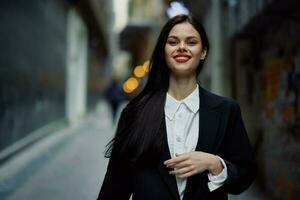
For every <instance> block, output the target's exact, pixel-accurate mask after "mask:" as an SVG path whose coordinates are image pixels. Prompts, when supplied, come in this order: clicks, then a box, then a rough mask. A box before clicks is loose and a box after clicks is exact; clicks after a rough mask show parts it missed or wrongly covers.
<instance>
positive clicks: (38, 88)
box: [0, 0, 300, 200]
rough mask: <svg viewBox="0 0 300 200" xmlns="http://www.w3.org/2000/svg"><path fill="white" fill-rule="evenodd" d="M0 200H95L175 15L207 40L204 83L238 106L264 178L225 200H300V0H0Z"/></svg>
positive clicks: (203, 73) (258, 177) (260, 172)
mask: <svg viewBox="0 0 300 200" xmlns="http://www.w3.org/2000/svg"><path fill="white" fill-rule="evenodd" d="M0 5H1V6H0V24H1V26H0V44H1V48H0V199H1V200H2V199H34V200H35V199H39V200H40V199H46V200H47V199H55V200H57V199H64V200H65V199H96V197H97V195H98V192H99V189H100V187H101V183H102V180H103V176H104V174H105V171H106V165H107V159H104V154H103V152H104V150H105V144H106V143H107V142H108V141H109V139H111V138H112V136H113V134H114V130H115V125H116V123H117V120H118V116H119V113H120V110H121V109H122V107H124V105H125V104H126V102H128V100H130V99H131V98H132V97H134V96H135V95H136V94H138V92H139V91H140V90H141V89H142V88H143V86H144V84H145V81H146V79H147V73H148V70H149V63H148V60H149V58H150V56H151V52H152V50H153V46H154V45H155V42H156V39H157V37H158V34H159V32H160V29H161V27H162V25H163V24H164V23H165V22H166V21H167V20H168V17H169V16H168V14H172V13H174V12H175V13H176V12H177V11H180V10H182V9H184V10H185V9H187V10H188V11H189V12H190V13H191V14H192V15H194V16H195V17H196V18H197V19H199V20H200V21H201V22H202V23H203V24H204V27H205V29H206V30H207V33H208V37H209V40H210V43H211V51H210V52H209V56H208V62H207V63H206V66H205V67H204V71H203V72H202V74H201V77H200V79H201V82H202V84H203V87H205V88H207V89H209V90H211V91H213V92H215V93H217V94H220V95H224V96H228V97H232V98H234V99H236V100H237V101H238V102H239V103H240V105H241V109H242V115H243V118H244V121H245V124H246V128H247V131H248V135H249V137H250V140H251V142H252V145H253V147H254V150H255V156H256V160H257V163H258V167H259V171H258V176H257V179H256V181H255V183H254V184H253V185H252V186H251V188H250V189H249V190H248V191H247V192H245V193H243V194H242V195H240V196H230V199H232V200H234V199H249V200H251V199H252V200H255V199H275V200H285V199H287V200H293V199H300V98H299V90H300V48H299V47H300V46H299V45H300V37H299V35H300V26H299V25H300V2H299V1H298V0H285V1H283V0H194V1H192V0H182V1H176V2H175V1H170V0H151V1H147V0H30V1H17V0H2V1H1V4H0Z"/></svg>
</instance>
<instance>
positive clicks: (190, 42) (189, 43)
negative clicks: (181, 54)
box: [187, 40, 198, 46]
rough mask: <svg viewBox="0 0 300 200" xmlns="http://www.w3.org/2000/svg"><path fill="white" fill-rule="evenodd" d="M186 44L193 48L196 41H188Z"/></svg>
mask: <svg viewBox="0 0 300 200" xmlns="http://www.w3.org/2000/svg"><path fill="white" fill-rule="evenodd" d="M187 44H188V45H189V46H194V45H196V44H198V41H196V40H189V41H187Z"/></svg>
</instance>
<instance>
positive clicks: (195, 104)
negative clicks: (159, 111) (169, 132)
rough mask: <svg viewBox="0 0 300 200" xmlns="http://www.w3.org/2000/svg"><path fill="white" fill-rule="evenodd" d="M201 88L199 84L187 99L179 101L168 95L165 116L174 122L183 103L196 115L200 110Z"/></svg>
mask: <svg viewBox="0 0 300 200" xmlns="http://www.w3.org/2000/svg"><path fill="white" fill-rule="evenodd" d="M199 102H200V100H199V86H198V84H197V86H196V88H195V90H194V91H193V92H192V93H191V94H190V95H188V96H187V97H186V98H184V99H182V100H180V101H178V100H176V99H175V98H174V97H172V96H171V95H169V94H168V93H167V98H166V105H165V114H166V116H167V117H168V118H169V119H170V120H172V119H173V118H174V115H175V113H176V111H177V110H178V108H179V106H180V104H181V103H184V104H185V105H186V106H187V107H188V109H189V110H190V111H191V112H193V113H194V114H195V113H197V111H198V110H199Z"/></svg>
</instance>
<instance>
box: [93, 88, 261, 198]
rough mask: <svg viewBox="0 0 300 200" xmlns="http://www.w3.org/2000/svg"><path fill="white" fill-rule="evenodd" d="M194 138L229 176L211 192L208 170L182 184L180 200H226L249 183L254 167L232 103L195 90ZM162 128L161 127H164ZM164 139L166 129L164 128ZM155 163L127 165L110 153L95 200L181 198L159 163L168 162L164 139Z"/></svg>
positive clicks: (167, 149)
mask: <svg viewBox="0 0 300 200" xmlns="http://www.w3.org/2000/svg"><path fill="white" fill-rule="evenodd" d="M199 95H200V109H199V117H200V119H199V123H200V125H199V139H198V143H197V146H196V151H204V152H208V153H212V154H215V155H218V156H220V157H221V158H223V159H224V161H225V163H226V166H227V170H228V178H227V180H226V181H225V183H224V185H223V186H221V187H220V188H218V189H216V190H214V191H212V192H210V191H209V189H208V186H207V182H208V178H207V173H208V172H207V171H205V172H203V173H200V174H197V175H194V176H192V177H190V178H188V180H187V186H186V190H185V193H184V198H183V199H184V200H209V199H216V200H225V199H227V194H228V193H231V194H239V193H241V192H243V191H244V190H246V189H247V188H248V187H249V186H250V184H251V183H252V181H253V179H254V177H255V173H256V165H255V162H254V159H253V156H252V149H251V146H250V143H249V139H248V136H247V133H246V130H245V127H244V123H243V120H242V116H241V112H240V108H239V105H238V104H237V103H236V102H235V101H234V100H232V99H229V98H224V97H220V96H217V95H215V94H212V93H211V92H209V91H206V90H205V89H203V88H201V87H199ZM164 124H165V123H164ZM163 131H164V133H162V134H165V135H166V128H164V129H163ZM164 142H165V144H166V145H165V148H164V149H165V150H164V153H163V154H162V155H161V158H160V161H159V162H158V163H157V164H156V165H155V166H153V165H152V166H151V165H149V166H148V167H128V166H127V165H122V163H121V162H120V160H121V159H120V158H117V156H114V155H112V157H111V158H110V161H109V164H108V168H107V172H106V175H105V178H104V181H103V184H102V188H101V190H100V193H99V196H98V200H123V199H124V200H125V199H126V200H128V199H129V197H130V195H131V194H132V199H133V200H180V197H179V193H178V189H177V185H176V179H175V177H174V176H173V175H170V174H169V169H168V168H166V167H165V165H164V164H163V162H164V161H165V160H167V159H170V152H169V148H168V145H167V139H166V137H165V141H164Z"/></svg>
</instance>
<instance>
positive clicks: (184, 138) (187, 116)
mask: <svg viewBox="0 0 300 200" xmlns="http://www.w3.org/2000/svg"><path fill="white" fill-rule="evenodd" d="M199 105H200V99H199V86H198V85H197V87H196V89H195V90H194V91H193V92H192V93H191V94H190V95H189V96H187V97H186V98H184V99H183V100H180V101H178V100H176V99H175V98H174V97H172V96H171V95H169V94H168V93H167V98H166V104H165V121H166V128H167V138H168V145H169V150H170V154H171V157H172V158H174V157H175V156H176V154H181V153H186V152H191V151H195V148H196V145H197V141H198V136H199ZM219 158H220V157H219ZM220 160H221V162H222V164H223V166H224V169H223V171H222V172H221V173H220V174H218V175H217V176H213V175H212V174H210V173H208V179H209V181H210V182H209V183H208V188H209V190H210V191H213V190H215V189H217V188H219V187H220V186H222V185H223V184H224V181H225V180H226V178H227V168H226V165H225V162H224V161H223V159H222V158H220ZM186 181H187V180H186V179H179V178H176V182H177V187H178V191H179V194H180V198H181V199H183V195H184V190H185V187H186Z"/></svg>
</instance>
